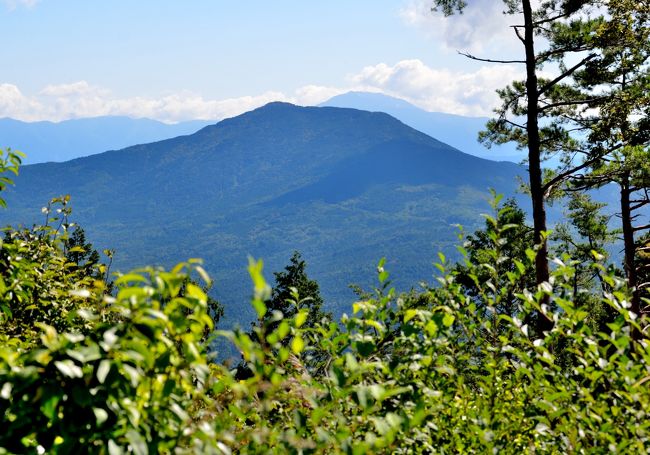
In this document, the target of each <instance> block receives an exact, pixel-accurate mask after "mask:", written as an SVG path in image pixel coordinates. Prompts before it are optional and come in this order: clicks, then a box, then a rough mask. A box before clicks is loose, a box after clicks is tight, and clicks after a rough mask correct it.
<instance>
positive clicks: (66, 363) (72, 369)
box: [54, 359, 84, 378]
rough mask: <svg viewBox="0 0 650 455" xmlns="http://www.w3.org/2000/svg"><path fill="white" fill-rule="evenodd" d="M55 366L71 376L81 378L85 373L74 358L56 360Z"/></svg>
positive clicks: (65, 374)
mask: <svg viewBox="0 0 650 455" xmlns="http://www.w3.org/2000/svg"><path fill="white" fill-rule="evenodd" d="M54 366H56V368H57V369H58V370H59V371H60V372H61V373H62V374H63V375H64V376H67V377H69V378H81V377H83V375H84V373H83V371H82V369H81V368H79V366H77V365H76V364H75V363H74V362H73V361H72V360H69V359H66V360H61V361H56V362H54Z"/></svg>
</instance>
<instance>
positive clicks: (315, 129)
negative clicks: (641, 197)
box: [0, 103, 524, 324]
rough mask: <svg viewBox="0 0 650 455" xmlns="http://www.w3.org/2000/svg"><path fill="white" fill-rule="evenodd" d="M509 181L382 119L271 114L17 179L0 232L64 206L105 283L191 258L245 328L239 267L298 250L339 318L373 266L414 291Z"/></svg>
mask: <svg viewBox="0 0 650 455" xmlns="http://www.w3.org/2000/svg"><path fill="white" fill-rule="evenodd" d="M398 153H399V156H397V154H398ZM429 167H430V168H431V169H432V170H431V172H427V169H428V168H429ZM523 171H524V170H523V169H522V168H521V167H519V166H517V165H515V164H512V163H497V162H494V161H489V160H483V159H480V158H476V157H472V156H471V155H468V154H465V153H462V152H460V151H458V150H456V149H454V148H452V147H449V146H448V145H446V144H444V143H442V142H440V141H438V140H436V139H434V138H431V137H429V136H427V135H425V134H423V133H421V132H419V131H417V130H415V129H413V128H411V127H409V126H407V125H405V124H403V123H402V122H400V121H398V120H397V119H395V118H393V117H391V116H390V115H388V114H384V113H371V112H366V111H361V110H356V109H343V108H334V107H328V108H319V107H298V106H293V105H290V104H286V103H274V104H272V105H268V106H264V107H262V108H259V109H256V110H254V111H251V112H249V113H246V114H243V115H241V116H238V117H234V118H231V119H228V120H224V121H222V122H219V123H217V124H215V125H210V126H206V127H204V128H202V129H201V130H199V131H197V132H196V133H194V134H192V135H189V136H181V137H177V138H173V139H166V140H163V141H159V142H155V143H151V144H142V145H136V146H132V147H127V148H125V149H122V150H115V151H107V152H104V153H100V154H96V155H92V156H89V157H85V158H78V159H75V160H72V161H68V162H64V163H42V164H36V165H31V166H25V167H24V168H23V169H21V173H20V175H19V176H18V177H17V178H16V179H15V180H16V187H15V188H11V189H9V190H8V191H7V192H6V195H5V197H6V199H7V203H8V204H9V207H10V210H9V211H6V212H3V213H2V214H0V222H2V223H8V222H10V223H12V224H16V223H23V224H26V225H30V224H31V223H33V222H38V221H40V220H41V216H42V215H41V214H40V207H42V206H43V205H45V203H46V202H47V200H49V198H50V197H53V196H58V195H60V194H71V195H72V205H73V209H74V212H73V217H72V220H73V221H75V222H78V223H79V224H80V225H82V226H83V227H84V228H85V229H86V231H87V234H88V238H89V239H91V240H92V241H93V243H94V244H95V245H96V247H97V248H114V249H116V250H117V255H116V258H115V269H120V270H123V271H124V270H127V269H130V268H133V267H138V266H144V265H146V264H159V265H165V266H170V265H173V263H174V262H176V261H179V260H183V259H186V258H188V257H203V258H205V260H206V268H207V269H208V271H209V272H210V273H211V275H213V276H214V278H215V280H216V283H217V285H216V290H215V296H216V297H217V298H218V299H220V300H222V301H223V302H224V304H225V305H226V315H227V317H229V318H231V322H232V321H236V322H239V323H242V324H245V323H246V321H247V319H248V318H250V317H252V314H250V310H249V306H248V303H247V299H248V296H249V295H250V286H249V284H248V282H247V279H246V273H245V264H246V261H247V259H246V258H247V257H248V256H249V255H250V256H253V257H262V258H264V259H265V261H266V262H267V264H268V267H267V270H280V269H281V268H282V267H283V266H284V265H285V264H286V262H287V260H288V258H289V257H290V255H291V252H292V251H293V250H294V249H298V250H300V251H301V252H302V253H303V256H304V257H305V258H306V259H307V261H308V262H309V264H310V275H313V277H314V278H316V279H317V280H318V281H319V282H320V283H321V287H322V289H323V293H324V295H325V297H326V300H327V302H328V305H329V306H328V308H329V309H331V310H334V311H335V312H341V311H342V310H343V307H342V306H341V305H344V304H345V302H346V301H348V300H349V298H350V297H351V294H350V292H349V291H348V290H347V287H346V286H347V284H349V283H350V282H356V283H359V284H361V285H363V286H365V287H367V286H370V285H371V283H372V276H373V270H374V264H376V262H377V261H378V260H379V258H380V257H382V256H386V257H388V258H389V262H388V266H389V267H391V266H394V268H395V270H396V272H395V274H394V279H395V283H396V285H398V287H399V286H406V285H407V283H408V284H410V283H415V282H420V281H422V280H426V278H427V277H428V276H430V275H431V273H432V269H431V266H430V261H431V260H432V258H434V257H435V254H436V253H437V251H438V250H444V251H445V253H446V254H448V255H449V254H453V251H454V245H455V244H456V242H457V238H456V234H455V229H454V228H453V227H452V225H455V224H463V225H465V226H466V228H468V229H471V228H473V227H477V226H479V225H480V224H481V223H482V219H481V217H480V216H478V213H481V212H484V211H485V210H486V209H487V208H488V206H487V204H486V203H485V199H487V197H488V196H487V195H488V186H492V187H495V188H496V189H497V190H498V191H501V192H504V193H506V194H508V195H511V194H514V190H515V188H516V186H517V183H516V176H517V175H520V174H522V173H523ZM429 174H431V175H429ZM445 178H446V179H447V180H445Z"/></svg>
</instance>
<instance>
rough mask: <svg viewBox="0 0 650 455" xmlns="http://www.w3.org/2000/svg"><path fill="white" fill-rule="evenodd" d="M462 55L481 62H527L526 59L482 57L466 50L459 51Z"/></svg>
mask: <svg viewBox="0 0 650 455" xmlns="http://www.w3.org/2000/svg"><path fill="white" fill-rule="evenodd" d="M457 52H458V53H459V54H460V55H462V56H464V57H467V58H469V59H472V60H478V61H479V62H489V63H523V64H526V61H525V60H493V59H490V58H480V57H476V56H474V55H472V54H468V53H466V52H461V51H457Z"/></svg>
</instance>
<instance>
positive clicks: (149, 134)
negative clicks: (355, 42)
mask: <svg viewBox="0 0 650 455" xmlns="http://www.w3.org/2000/svg"><path fill="white" fill-rule="evenodd" d="M321 106H329V107H345V108H353V109H361V110H366V111H371V112H385V113H388V114H390V115H392V116H393V117H395V118H397V119H398V120H400V121H402V122H404V123H405V124H406V125H408V126H410V127H412V128H415V129H417V130H419V131H422V132H424V133H425V134H428V135H429V136H431V137H435V138H436V139H438V140H440V141H442V142H444V143H446V144H448V145H451V146H452V147H455V148H457V149H458V150H460V151H462V152H465V153H468V154H470V155H474V156H478V157H481V158H485V159H489V160H493V161H512V162H515V163H519V162H521V160H522V159H523V158H524V155H525V154H524V153H522V152H520V151H517V150H516V149H515V147H514V146H513V145H503V146H496V147H493V148H492V149H490V150H488V149H486V148H485V147H484V146H483V145H481V144H479V143H478V141H477V136H478V132H479V131H481V130H482V129H483V128H484V127H485V123H486V122H487V120H488V119H487V118H482V117H463V116H459V115H452V114H444V113H440V112H428V111H425V110H423V109H420V108H418V107H416V106H414V105H412V104H409V103H408V102H406V101H404V100H401V99H398V98H393V97H390V96H387V95H383V94H380V93H365V92H349V93H346V94H343V95H339V96H335V97H334V98H332V99H330V100H328V101H326V102H324V103H322V104H321ZM212 123H214V121H209V120H193V121H189V122H181V123H177V124H172V125H170V124H165V123H162V122H158V121H156V120H151V119H132V118H128V117H95V118H84V119H75V120H66V121H63V122H58V123H54V122H22V121H19V120H14V119H10V118H3V119H0V147H11V148H12V149H15V150H21V151H23V152H25V153H26V154H27V158H26V159H25V161H24V163H25V164H34V163H44V162H49V161H54V162H62V161H68V160H71V159H74V158H79V157H82V156H88V155H94V154H97V153H101V152H105V151H107V150H119V149H122V148H124V147H128V146H131V145H135V144H145V143H150V142H155V141H159V140H163V139H169V138H173V137H176V136H181V135H187V134H192V133H194V132H196V131H198V130H199V129H201V128H202V127H204V126H207V125H210V124H212Z"/></svg>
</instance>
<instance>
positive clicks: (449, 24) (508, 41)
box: [399, 0, 520, 53]
mask: <svg viewBox="0 0 650 455" xmlns="http://www.w3.org/2000/svg"><path fill="white" fill-rule="evenodd" d="M432 6H433V1H432V0H408V1H407V3H406V4H405V5H404V6H403V7H402V8H401V9H400V11H399V15H400V17H401V18H402V20H403V21H404V22H405V23H406V24H408V25H411V26H414V27H417V28H419V29H421V30H423V31H424V32H425V33H426V34H427V35H428V36H430V37H431V38H432V39H435V40H436V41H437V42H439V43H442V44H443V45H445V46H446V47H447V49H448V50H454V51H457V50H458V51H462V52H470V53H476V52H482V51H485V50H486V49H497V50H499V51H503V50H508V51H515V50H520V48H519V47H518V46H519V44H518V43H519V42H518V41H517V40H516V37H515V35H514V32H513V30H512V28H510V25H511V24H512V23H513V20H514V21H516V20H517V17H516V16H507V15H505V14H503V11H504V9H505V5H504V3H503V2H502V1H501V0H467V6H466V7H465V9H464V10H463V13H462V14H458V13H457V14H454V15H452V16H449V17H445V16H444V14H443V13H442V12H440V11H432V10H431V7H432Z"/></svg>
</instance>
